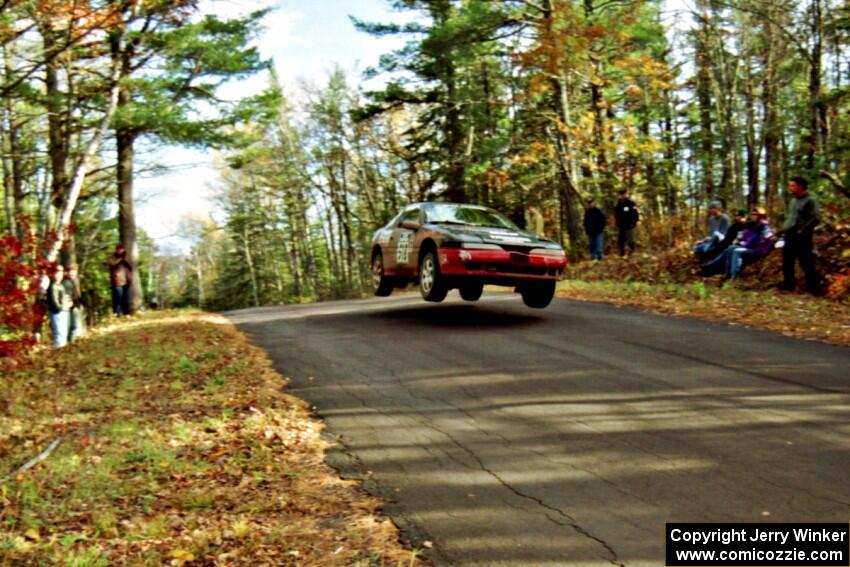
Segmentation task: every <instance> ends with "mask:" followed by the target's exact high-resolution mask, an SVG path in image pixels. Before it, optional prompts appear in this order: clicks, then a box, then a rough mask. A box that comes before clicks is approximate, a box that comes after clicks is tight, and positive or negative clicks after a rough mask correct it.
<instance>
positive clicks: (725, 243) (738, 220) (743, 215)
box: [708, 209, 747, 259]
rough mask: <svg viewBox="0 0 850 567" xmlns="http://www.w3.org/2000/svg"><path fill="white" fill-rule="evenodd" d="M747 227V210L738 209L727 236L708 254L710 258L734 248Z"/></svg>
mask: <svg viewBox="0 0 850 567" xmlns="http://www.w3.org/2000/svg"><path fill="white" fill-rule="evenodd" d="M746 226H747V209H738V210H737V211H735V216H734V219H733V222H732V226H730V227H729V229H728V230H727V231H726V236H724V237H723V240H721V241H720V242H718V243H717V245H716V246H714V247H713V248H712V249H711V250H710V251H709V253H708V258H710V259H714V258H716V257H717V256H719V255H720V254H721V253H723V251H724V250H726V249H727V248H729V247H730V246H732V244H733V243H734V242H735V241H736V240H737V239H738V236H739V235H740V234H741V231H742V230H744V228H745V227H746Z"/></svg>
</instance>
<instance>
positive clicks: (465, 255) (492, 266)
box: [439, 248, 567, 285]
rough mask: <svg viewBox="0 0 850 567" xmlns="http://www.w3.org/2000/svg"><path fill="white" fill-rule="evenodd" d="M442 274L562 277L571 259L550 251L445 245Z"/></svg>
mask: <svg viewBox="0 0 850 567" xmlns="http://www.w3.org/2000/svg"><path fill="white" fill-rule="evenodd" d="M439 255H440V273H441V274H442V275H444V276H447V277H460V276H465V277H477V278H481V279H483V280H484V281H485V283H491V282H492V283H504V284H508V285H510V284H512V283H513V282H516V281H529V280H558V279H560V278H561V276H562V275H563V273H564V268H565V267H566V265H567V259H566V258H565V257H564V256H556V255H550V254H524V253H522V252H509V251H507V250H480V249H468V248H442V249H441V250H440V254H439Z"/></svg>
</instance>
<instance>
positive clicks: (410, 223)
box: [401, 220, 422, 230]
mask: <svg viewBox="0 0 850 567" xmlns="http://www.w3.org/2000/svg"><path fill="white" fill-rule="evenodd" d="M420 226H422V225H420V224H419V222H417V221H415V220H406V221H401V228H406V229H408V230H419V227H420Z"/></svg>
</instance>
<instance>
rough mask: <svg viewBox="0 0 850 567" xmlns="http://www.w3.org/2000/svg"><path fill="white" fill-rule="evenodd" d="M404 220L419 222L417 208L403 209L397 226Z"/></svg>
mask: <svg viewBox="0 0 850 567" xmlns="http://www.w3.org/2000/svg"><path fill="white" fill-rule="evenodd" d="M404 221H416V222H419V209H410V210H408V211H404V214H402V215H401V218H400V219H398V226H401V223H403V222H404Z"/></svg>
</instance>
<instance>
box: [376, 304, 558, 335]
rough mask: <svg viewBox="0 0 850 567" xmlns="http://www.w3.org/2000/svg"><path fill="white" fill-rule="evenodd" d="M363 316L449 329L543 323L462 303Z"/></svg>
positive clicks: (534, 317) (536, 318)
mask: <svg viewBox="0 0 850 567" xmlns="http://www.w3.org/2000/svg"><path fill="white" fill-rule="evenodd" d="M366 316H367V317H369V318H370V319H379V320H383V321H386V322H410V323H414V322H415V323H420V324H423V325H430V326H434V327H448V328H452V329H463V328H481V327H487V328H495V327H521V326H528V325H535V324H538V323H541V322H544V321H545V320H546V319H545V318H544V317H541V316H540V315H537V314H534V313H529V314H528V315H525V314H518V313H511V312H505V311H501V310H498V309H492V308H490V307H487V306H484V305H466V304H447V305H422V306H417V307H404V308H400V309H386V310H382V311H374V312H371V313H368V314H367V315H366Z"/></svg>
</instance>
